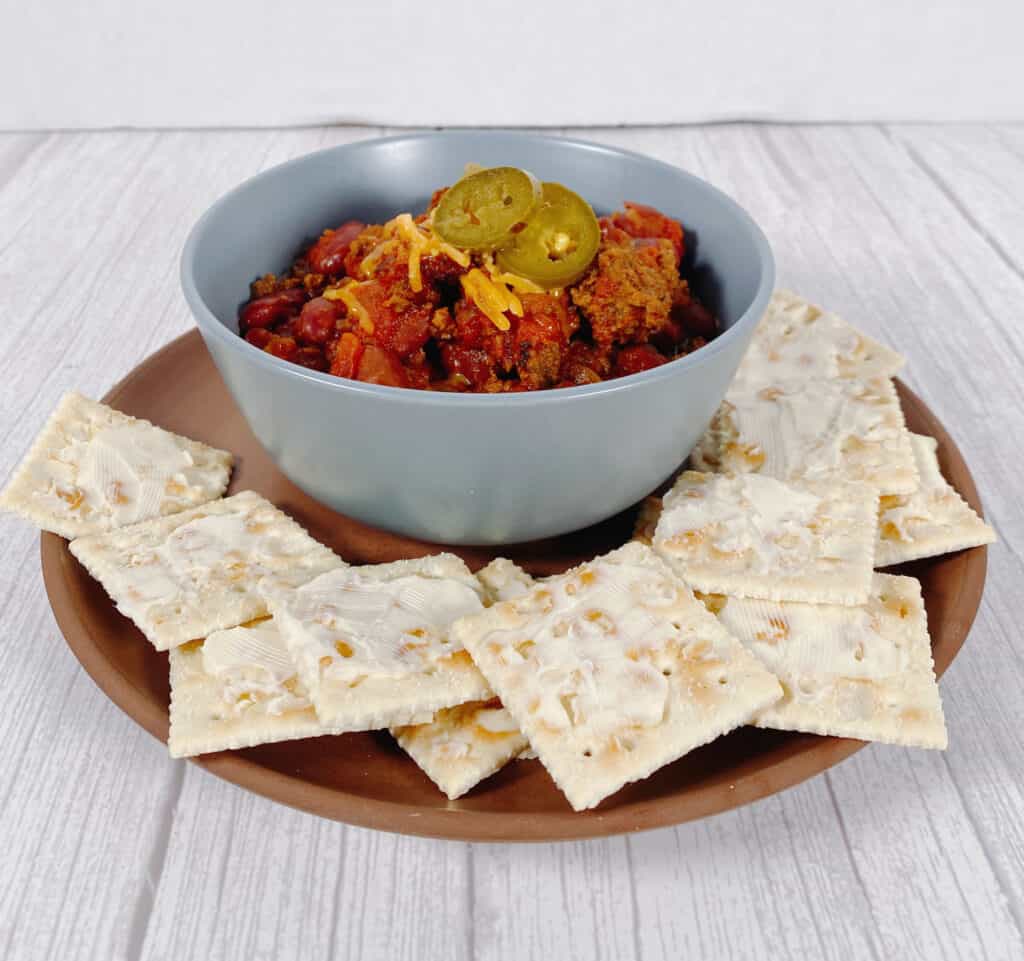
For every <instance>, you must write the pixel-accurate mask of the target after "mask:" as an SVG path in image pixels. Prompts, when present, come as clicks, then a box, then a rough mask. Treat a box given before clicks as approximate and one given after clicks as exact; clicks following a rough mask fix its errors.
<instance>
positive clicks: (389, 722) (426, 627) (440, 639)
mask: <svg viewBox="0 0 1024 961" xmlns="http://www.w3.org/2000/svg"><path fill="white" fill-rule="evenodd" d="M262 589H263V590H264V592H265V596H266V598H267V603H268V605H269V607H270V610H271V611H272V613H273V615H274V619H275V620H276V621H277V623H278V625H279V627H280V629H281V632H282V634H283V636H284V640H285V643H286V644H287V646H288V650H289V651H290V652H291V654H292V657H293V658H294V660H295V663H296V666H297V667H298V670H299V677H300V678H302V681H303V683H304V684H305V686H306V688H307V690H308V691H309V694H310V698H311V700H312V701H313V704H314V706H315V707H316V712H317V715H318V717H319V718H320V721H321V723H323V724H324V725H325V726H327V727H330V728H331V729H332V730H336V731H364V730H373V729H376V728H384V727H394V726H398V725H405V724H412V723H422V722H423V718H424V714H430V713H432V712H434V711H438V710H440V709H441V708H446V707H454V706H455V705H457V704H463V703H465V702H466V701H473V700H485V699H487V698H490V697H491V696H492V694H491V691H490V688H489V687H488V685H487V682H486V681H485V680H484V678H483V675H482V674H481V673H480V672H479V671H478V670H477V669H476V667H475V666H474V665H473V662H472V661H471V660H470V657H469V655H468V654H467V653H466V651H465V650H464V649H463V648H462V645H461V644H459V643H457V642H455V641H454V640H452V639H451V638H450V637H449V634H448V629H449V626H450V624H451V623H452V621H454V620H456V619H457V618H459V617H462V616H464V615H468V614H475V613H477V612H479V611H481V610H483V602H482V600H481V593H482V592H481V588H480V584H479V582H478V581H477V580H476V578H475V577H474V576H473V575H472V574H471V573H470V571H469V568H467V567H466V565H465V564H464V563H463V562H462V561H461V560H459V558H457V557H455V556H454V555H452V554H438V555H435V556H433V557H424V558H420V559H418V560H407V561H395V562H394V563H392V564H377V565H371V566H366V567H348V568H340V569H338V570H333V571H329V572H327V573H326V574H321V575H320V576H319V577H317V578H315V579H314V580H311V581H310V582H309V583H307V584H304V585H303V586H301V587H299V588H297V589H294V590H281V589H279V587H278V586H277V585H276V584H274V583H273V582H272V580H271V579H268V581H267V582H265V583H264V585H263V586H262Z"/></svg>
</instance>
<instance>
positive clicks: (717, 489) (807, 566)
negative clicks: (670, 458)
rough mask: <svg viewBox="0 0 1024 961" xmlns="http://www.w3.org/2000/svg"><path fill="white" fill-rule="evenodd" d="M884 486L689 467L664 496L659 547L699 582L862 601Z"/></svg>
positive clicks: (773, 594) (782, 596) (787, 596)
mask: <svg viewBox="0 0 1024 961" xmlns="http://www.w3.org/2000/svg"><path fill="white" fill-rule="evenodd" d="M877 514H878V491H877V490H875V488H873V487H869V486H867V485H866V484H856V483H840V482H831V483H812V482H804V483H795V482H794V483H788V484H787V483H785V482H784V481H780V480H776V479H775V478H773V477H765V476H763V475H761V474H734V475H727V474H701V473H698V472H696V471H684V472H683V473H682V474H681V475H680V476H679V478H678V480H677V481H676V483H675V485H674V486H673V488H672V490H670V491H669V492H668V493H667V494H666V495H665V498H664V504H663V508H662V511H661V517H660V519H659V520H658V522H657V527H656V529H655V533H654V539H653V546H654V549H655V550H656V551H657V552H658V553H659V554H661V555H662V557H664V558H665V559H666V560H668V561H669V563H671V564H672V566H673V567H674V568H675V569H676V571H678V573H679V574H680V575H681V576H682V577H683V579H684V580H685V581H686V582H687V583H688V584H689V585H690V586H691V587H693V588H695V589H697V590H701V591H705V592H712V593H720V594H737V595H740V596H743V597H764V598H769V599H772V600H791V601H806V602H810V603H832V604H861V603H863V602H864V601H866V600H867V597H868V591H869V589H870V587H871V570H872V560H873V557H874V547H875V528H876V523H877Z"/></svg>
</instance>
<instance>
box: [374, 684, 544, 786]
mask: <svg viewBox="0 0 1024 961" xmlns="http://www.w3.org/2000/svg"><path fill="white" fill-rule="evenodd" d="M391 733H392V734H393V735H394V737H395V740H396V741H398V743H399V744H400V745H401V746H402V748H403V749H404V750H405V751H406V752H407V753H408V754H409V756H410V757H412V759H413V760H414V761H415V762H416V763H417V764H418V765H419V766H420V767H421V768H422V769H423V771H424V773H425V774H426V775H427V777H429V778H430V780H432V781H433V782H434V783H435V784H436V785H437V786H438V787H439V788H440V789H441V790H442V791H443V792H444V793H445V794H446V795H447V796H448V797H449V798H450V799H451V800H455V798H458V797H461V796H462V795H463V794H465V793H466V792H467V791H469V790H470V789H472V788H473V787H475V786H476V785H477V784H479V783H480V782H481V781H482V780H483V779H484V778H486V777H490V775H492V774H494V772H495V771H498V770H500V769H501V768H503V767H504V766H505V765H506V764H507V763H508V762H509V761H511V760H513V759H514V758H516V757H519V756H520V755H521V754H522V752H523V751H525V750H526V749H527V747H528V744H527V740H526V738H525V737H523V735H522V734H521V733H520V731H519V726H518V725H517V724H516V722H515V719H514V718H513V717H512V715H511V714H509V712H508V711H507V710H506V709H505V708H504V707H502V705H501V702H500V701H499V700H498V699H497V698H492V699H491V700H489V701H471V702H470V703H468V704H460V705H458V706H457V707H451V708H445V709H443V710H440V711H438V712H437V714H436V715H434V718H433V720H432V721H430V722H429V723H427V724H418V725H412V726H408V727H398V728H393V729H392V731H391Z"/></svg>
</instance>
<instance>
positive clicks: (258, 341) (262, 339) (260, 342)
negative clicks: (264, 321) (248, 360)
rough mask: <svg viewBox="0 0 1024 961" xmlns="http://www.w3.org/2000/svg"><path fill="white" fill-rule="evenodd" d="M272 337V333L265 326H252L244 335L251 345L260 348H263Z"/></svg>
mask: <svg viewBox="0 0 1024 961" xmlns="http://www.w3.org/2000/svg"><path fill="white" fill-rule="evenodd" d="M273 337H274V335H273V334H272V333H271V332H270V331H269V330H267V328H266V327H253V329H252V330H250V331H249V332H248V333H247V334H246V335H245V339H246V340H247V341H249V343H250V344H252V345H253V347H259V349H260V350H263V348H264V347H266V346H267V344H269V343H270V341H271V340H272V339H273Z"/></svg>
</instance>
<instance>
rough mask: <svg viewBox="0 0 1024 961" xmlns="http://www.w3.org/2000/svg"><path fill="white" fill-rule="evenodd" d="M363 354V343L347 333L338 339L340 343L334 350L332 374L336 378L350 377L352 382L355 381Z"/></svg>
mask: <svg viewBox="0 0 1024 961" xmlns="http://www.w3.org/2000/svg"><path fill="white" fill-rule="evenodd" d="M362 353H363V342H362V341H361V340H360V339H359V338H358V337H357V336H356V335H355V334H353V333H351V332H350V331H346V332H345V333H344V334H342V335H341V337H340V338H338V343H337V345H336V346H335V348H334V359H333V360H332V361H331V373H332V374H334V376H335V377H348V378H349V379H350V380H355V376H356V370H358V368H359V358H360V357H361V356H362Z"/></svg>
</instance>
